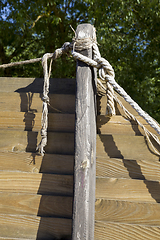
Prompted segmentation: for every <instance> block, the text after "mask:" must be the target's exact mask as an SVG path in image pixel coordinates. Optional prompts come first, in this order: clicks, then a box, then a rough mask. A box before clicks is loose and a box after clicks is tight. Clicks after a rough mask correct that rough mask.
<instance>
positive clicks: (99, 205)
mask: <svg viewBox="0 0 160 240" xmlns="http://www.w3.org/2000/svg"><path fill="white" fill-rule="evenodd" d="M159 216H160V205H159V204H158V203H144V202H143V203H142V202H130V201H119V200H108V199H104V198H98V199H97V200H96V203H95V219H96V220H97V221H108V222H115V223H116V222H117V223H127V224H145V225H150V226H158V225H159V226H160V218H159Z"/></svg>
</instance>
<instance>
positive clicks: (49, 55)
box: [37, 43, 70, 156]
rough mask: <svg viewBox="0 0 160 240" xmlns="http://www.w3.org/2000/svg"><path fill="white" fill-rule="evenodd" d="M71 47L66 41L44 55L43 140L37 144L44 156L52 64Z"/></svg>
mask: <svg viewBox="0 0 160 240" xmlns="http://www.w3.org/2000/svg"><path fill="white" fill-rule="evenodd" d="M69 49H70V43H65V44H64V45H63V46H62V47H61V48H59V49H56V50H55V52H54V53H46V54H44V56H43V57H42V67H43V74H44V85H43V98H42V100H43V108H42V119H41V124H42V128H41V142H40V143H39V144H38V146H37V150H39V151H40V153H41V155H42V156H44V153H45V151H44V147H45V146H46V145H47V128H48V105H49V106H51V105H50V103H49V97H48V93H49V78H50V75H51V66H52V61H53V59H54V60H55V59H57V58H58V57H60V56H61V55H62V54H63V53H67V52H68V51H69ZM48 59H51V62H50V66H49V71H48V64H47V61H48Z"/></svg>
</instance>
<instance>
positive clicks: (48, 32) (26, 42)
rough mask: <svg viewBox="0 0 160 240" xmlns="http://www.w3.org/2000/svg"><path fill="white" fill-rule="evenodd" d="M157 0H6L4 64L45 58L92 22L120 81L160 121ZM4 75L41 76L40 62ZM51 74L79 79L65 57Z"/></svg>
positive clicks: (0, 39)
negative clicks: (76, 30)
mask: <svg viewBox="0 0 160 240" xmlns="http://www.w3.org/2000/svg"><path fill="white" fill-rule="evenodd" d="M159 9H160V1H159V0H125V1H124V0H114V1H111V0H108V1H106V0H83V1H82V0H76V1H74V0H56V1H54V0H47V1H45V0H35V1H28V0H8V1H7V0H2V1H1V2H0V11H1V14H0V64H2V63H8V62H13V61H20V60H25V59H31V58H37V57H42V56H43V54H44V53H46V52H54V50H55V49H56V48H59V47H61V46H62V45H63V43H64V42H66V41H69V42H70V41H71V39H72V37H73V36H74V33H73V31H72V30H71V28H70V25H72V26H73V28H74V29H76V27H77V25H78V24H80V23H86V22H88V23H91V24H94V26H95V27H96V30H97V39H98V43H99V44H100V46H99V48H100V52H101V55H102V56H103V57H105V58H106V59H107V60H108V61H109V62H110V63H111V64H112V66H113V67H114V69H115V73H116V81H118V82H119V84H120V85H121V86H122V87H123V88H124V89H125V90H126V91H127V93H128V94H129V95H130V96H131V97H132V98H133V99H134V100H135V101H136V102H138V104H139V105H140V106H141V107H142V108H143V109H144V110H145V111H147V112H148V113H149V114H151V115H152V116H153V117H154V118H156V119H157V120H158V121H159V122H160V103H159V96H160V54H159V49H160V24H159V22H160V10H159ZM0 76H21V77H23V76H24V77H42V76H43V72H42V67H41V65H40V63H35V64H30V65H24V66H21V67H15V68H8V69H6V70H4V71H2V70H1V71H0ZM52 77H75V61H74V60H73V59H72V57H70V56H63V57H62V59H58V60H57V61H55V62H54V63H53V71H52Z"/></svg>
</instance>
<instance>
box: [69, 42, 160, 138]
mask: <svg viewBox="0 0 160 240" xmlns="http://www.w3.org/2000/svg"><path fill="white" fill-rule="evenodd" d="M93 47H94V49H95V52H96V48H97V46H95V45H94V44H93ZM72 55H73V57H74V58H76V59H78V60H80V61H84V62H85V63H86V64H88V65H91V66H92V67H96V68H98V69H99V76H100V78H101V79H102V80H105V81H107V82H109V83H110V84H111V85H112V86H113V88H114V89H115V90H116V91H117V92H118V93H119V94H120V95H121V96H122V97H123V98H124V99H125V100H126V102H128V103H129V104H130V105H131V106H132V107H133V108H134V109H135V110H136V111H137V112H138V114H139V115H140V116H141V117H143V118H144V119H145V120H146V122H147V123H148V124H149V125H150V126H151V127H152V128H154V129H155V131H156V132H157V133H158V134H160V127H159V125H158V124H157V123H156V122H155V121H154V120H153V119H152V118H151V117H150V116H149V115H148V114H146V113H145V112H144V111H143V110H142V108H141V107H140V106H139V105H138V104H137V103H135V102H134V101H133V99H132V98H131V97H130V96H129V95H128V94H127V93H126V92H125V90H124V89H123V88H122V87H120V86H119V84H118V83H117V82H116V81H115V79H114V76H115V74H114V70H113V68H112V66H111V65H110V63H109V62H108V61H107V60H106V59H104V58H100V57H99V56H98V54H97V55H96V58H95V60H96V61H94V60H93V59H90V58H87V57H84V56H83V55H81V54H80V53H77V52H75V51H74V52H72Z"/></svg>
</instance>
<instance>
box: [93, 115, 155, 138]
mask: <svg viewBox="0 0 160 240" xmlns="http://www.w3.org/2000/svg"><path fill="white" fill-rule="evenodd" d="M136 118H137V120H138V121H139V122H140V123H141V124H143V125H144V127H145V128H147V129H148V130H149V131H150V132H152V133H154V134H156V135H158V133H157V132H156V131H155V130H154V129H153V128H152V127H151V126H150V125H149V124H148V123H147V122H146V121H145V120H144V119H143V118H142V117H140V116H136ZM97 132H98V133H99V134H118V135H120V134H122V135H136V136H142V135H143V134H144V131H143V130H142V128H140V127H139V126H138V125H137V124H135V122H130V121H128V120H126V119H125V118H124V117H122V116H120V115H116V116H112V117H111V118H109V117H107V116H104V115H99V116H97Z"/></svg>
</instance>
